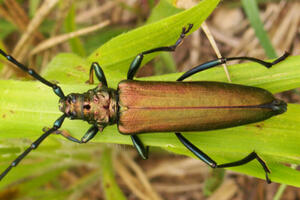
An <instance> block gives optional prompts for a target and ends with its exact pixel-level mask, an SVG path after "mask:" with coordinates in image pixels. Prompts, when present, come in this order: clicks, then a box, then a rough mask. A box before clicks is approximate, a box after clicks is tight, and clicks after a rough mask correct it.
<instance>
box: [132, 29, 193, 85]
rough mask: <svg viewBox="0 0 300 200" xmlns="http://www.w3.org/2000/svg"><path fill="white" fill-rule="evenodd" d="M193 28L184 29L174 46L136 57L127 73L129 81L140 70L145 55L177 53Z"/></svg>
mask: <svg viewBox="0 0 300 200" xmlns="http://www.w3.org/2000/svg"><path fill="white" fill-rule="evenodd" d="M192 27H193V24H189V26H188V28H187V29H186V28H185V27H183V28H182V31H181V34H180V36H179V38H178V39H177V41H176V42H175V44H174V45H171V46H166V47H157V48H154V49H150V50H148V51H144V52H142V53H140V54H139V55H137V56H136V57H135V59H134V60H133V61H132V63H131V64H130V67H129V69H128V72H127V79H129V80H132V79H133V77H134V75H135V74H136V72H137V70H138V68H139V67H140V65H141V63H142V60H143V58H144V55H146V54H149V53H153V52H158V51H175V49H176V47H177V46H178V45H180V44H181V43H182V41H183V38H184V37H185V35H186V34H187V33H188V32H189V31H190V30H191V29H192Z"/></svg>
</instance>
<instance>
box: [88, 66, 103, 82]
mask: <svg viewBox="0 0 300 200" xmlns="http://www.w3.org/2000/svg"><path fill="white" fill-rule="evenodd" d="M94 71H95V74H96V77H97V78H98V80H99V81H100V83H102V85H104V86H107V81H106V78H105V75H104V72H103V70H102V68H101V67H100V65H99V64H98V63H97V62H93V63H92V65H91V67H90V77H89V80H88V83H89V84H93V83H94V73H93V72H94Z"/></svg>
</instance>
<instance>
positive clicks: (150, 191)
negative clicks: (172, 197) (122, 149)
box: [121, 153, 162, 200]
mask: <svg viewBox="0 0 300 200" xmlns="http://www.w3.org/2000/svg"><path fill="white" fill-rule="evenodd" d="M121 157H122V159H123V160H124V162H125V163H126V164H127V165H128V166H129V167H130V168H131V170H132V171H133V172H134V173H135V174H136V176H137V178H138V179H139V180H140V182H141V183H142V185H143V187H144V188H145V190H146V191H147V193H148V196H149V197H151V199H153V200H160V199H162V198H161V197H160V196H159V195H158V194H157V193H156V191H155V190H154V189H153V187H152V186H151V184H150V181H149V180H148V178H147V176H146V174H145V173H144V171H143V170H142V169H141V167H140V166H139V165H137V164H136V163H135V162H134V161H133V160H132V157H130V156H129V155H128V154H124V153H122V154H121Z"/></svg>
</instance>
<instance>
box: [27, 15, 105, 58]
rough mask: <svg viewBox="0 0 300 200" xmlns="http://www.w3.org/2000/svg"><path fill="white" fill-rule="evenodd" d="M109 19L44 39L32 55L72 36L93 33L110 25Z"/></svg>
mask: <svg viewBox="0 0 300 200" xmlns="http://www.w3.org/2000/svg"><path fill="white" fill-rule="evenodd" d="M109 23H110V22H109V20H105V21H104V22H101V23H99V24H96V25H93V26H90V27H87V28H83V29H80V30H77V31H74V32H70V33H66V34H63V35H59V36H56V37H52V38H50V39H48V40H45V41H43V42H42V43H40V44H39V45H37V46H36V47H35V48H34V49H33V50H32V51H31V52H30V56H34V55H35V54H37V53H39V52H41V51H44V50H46V49H49V48H51V47H54V46H57V45H58V44H61V43H63V42H66V41H68V40H69V39H71V38H74V37H78V36H82V35H87V34H89V33H92V32H94V31H97V30H99V29H101V28H103V27H105V26H107V25H109Z"/></svg>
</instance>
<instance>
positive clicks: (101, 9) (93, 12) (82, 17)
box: [75, 1, 116, 24]
mask: <svg viewBox="0 0 300 200" xmlns="http://www.w3.org/2000/svg"><path fill="white" fill-rule="evenodd" d="M114 6H116V4H115V2H114V1H108V2H106V3H105V4H104V5H100V6H97V7H95V8H92V9H89V10H86V11H84V12H82V13H80V14H79V15H77V16H76V19H75V21H76V23H79V24H80V23H85V22H88V21H89V20H90V19H91V18H94V17H97V16H100V15H101V14H103V13H105V12H107V11H109V10H111V9H112V8H113V7H114Z"/></svg>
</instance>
